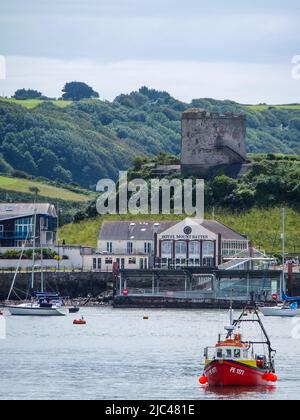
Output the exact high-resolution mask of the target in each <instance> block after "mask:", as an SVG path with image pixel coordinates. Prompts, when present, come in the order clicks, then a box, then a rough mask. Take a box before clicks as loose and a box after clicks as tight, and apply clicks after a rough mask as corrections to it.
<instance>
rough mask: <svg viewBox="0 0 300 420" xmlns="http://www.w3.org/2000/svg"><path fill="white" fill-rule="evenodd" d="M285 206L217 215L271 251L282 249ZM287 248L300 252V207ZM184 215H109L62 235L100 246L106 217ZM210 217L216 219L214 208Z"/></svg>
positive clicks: (291, 217) (290, 221) (290, 220)
mask: <svg viewBox="0 0 300 420" xmlns="http://www.w3.org/2000/svg"><path fill="white" fill-rule="evenodd" d="M281 212H282V210H281V208H278V207H277V208H276V207H275V208H271V209H258V208H253V209H251V210H249V211H246V212H241V211H238V210H237V211H235V212H232V211H226V210H217V211H215V213H214V218H215V219H216V220H218V221H219V222H221V223H224V224H226V225H228V226H230V227H231V228H233V229H235V230H237V231H238V232H240V233H242V234H245V235H248V237H249V239H250V240H251V241H252V242H253V244H254V245H255V247H257V248H259V249H262V250H265V251H266V252H268V253H272V254H273V253H280V252H281V240H280V235H281ZM286 216H287V217H286V227H287V230H286V249H287V252H291V253H294V252H299V253H300V211H296V210H293V209H290V208H288V209H287V210H286ZM182 217H183V216H178V215H176V216H174V215H173V216H140V215H139V216H106V217H100V216H99V217H96V218H92V219H86V220H83V221H82V222H80V223H71V224H67V225H65V226H63V227H62V228H61V230H60V239H61V240H65V241H66V243H70V244H85V245H89V246H93V247H96V245H97V237H98V233H99V229H100V227H101V224H102V222H103V220H142V221H143V220H181V219H182ZM206 218H208V219H212V218H213V215H212V212H207V214H206Z"/></svg>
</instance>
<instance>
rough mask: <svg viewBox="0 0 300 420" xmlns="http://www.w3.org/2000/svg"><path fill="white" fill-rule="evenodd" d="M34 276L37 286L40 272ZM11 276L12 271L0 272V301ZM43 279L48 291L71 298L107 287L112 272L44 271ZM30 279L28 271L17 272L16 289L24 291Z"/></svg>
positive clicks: (6, 293)
mask: <svg viewBox="0 0 300 420" xmlns="http://www.w3.org/2000/svg"><path fill="white" fill-rule="evenodd" d="M35 276H36V285H37V286H39V284H40V273H36V275H35ZM13 277H14V274H13V273H0V301H3V300H5V299H6V298H7V295H8V292H9V289H10V286H11V284H12V281H13ZM44 279H45V284H46V288H47V290H48V291H49V292H59V293H60V294H61V296H70V297H71V298H78V297H86V296H87V295H89V294H91V295H92V296H93V297H96V296H98V295H99V294H100V293H102V292H103V291H105V290H106V289H107V284H108V283H109V282H111V281H112V274H111V273H93V272H61V273H55V272H45V273H44ZM30 280H31V276H30V273H19V274H18V276H17V281H16V284H15V286H16V289H18V290H21V291H24V292H25V293H26V291H27V290H29V288H30ZM37 289H38V287H37ZM18 293H19V292H18ZM20 297H21V298H24V294H22V292H20ZM14 298H16V296H15V295H14V296H12V299H14Z"/></svg>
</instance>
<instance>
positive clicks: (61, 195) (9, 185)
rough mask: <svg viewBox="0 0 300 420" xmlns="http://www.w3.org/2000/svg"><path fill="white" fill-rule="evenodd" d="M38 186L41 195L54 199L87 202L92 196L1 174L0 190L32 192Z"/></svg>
mask: <svg viewBox="0 0 300 420" xmlns="http://www.w3.org/2000/svg"><path fill="white" fill-rule="evenodd" d="M32 187H34V188H38V189H39V190H40V192H39V194H38V195H39V196H44V197H50V198H54V199H61V200H66V201H77V202H82V203H84V202H86V201H88V200H89V199H91V198H92V195H93V194H92V193H91V194H80V193H76V192H73V191H69V190H67V189H64V188H58V187H55V186H53V185H48V184H44V183H42V182H37V181H31V180H28V179H21V178H10V177H7V176H0V190H7V191H13V192H20V193H31V191H30V188H32Z"/></svg>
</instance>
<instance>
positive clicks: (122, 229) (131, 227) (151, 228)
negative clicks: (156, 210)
mask: <svg viewBox="0 0 300 420" xmlns="http://www.w3.org/2000/svg"><path fill="white" fill-rule="evenodd" d="M178 223H180V222H178V221H169V222H165V221H164V222H161V221H158V222H153V221H152V222H134V221H131V222H130V221H129V222H104V223H103V224H102V227H101V229H100V233H99V240H102V241H114V240H120V241H125V240H130V239H131V240H137V241H147V240H150V241H151V240H152V239H153V234H154V232H157V233H161V232H164V231H166V230H167V229H169V228H171V227H173V226H175V225H177V224H178ZM202 226H203V227H204V228H205V229H208V230H209V231H211V232H213V233H215V234H219V233H220V234H221V235H222V238H223V239H231V240H245V237H244V236H243V235H241V234H239V233H237V232H235V231H234V230H232V229H230V228H229V227H227V226H225V225H223V224H222V223H219V222H217V221H215V220H204V221H203V222H202Z"/></svg>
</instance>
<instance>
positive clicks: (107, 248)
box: [106, 242, 113, 254]
mask: <svg viewBox="0 0 300 420" xmlns="http://www.w3.org/2000/svg"><path fill="white" fill-rule="evenodd" d="M106 251H107V252H109V253H110V254H112V252H113V244H112V242H107V244H106Z"/></svg>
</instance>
